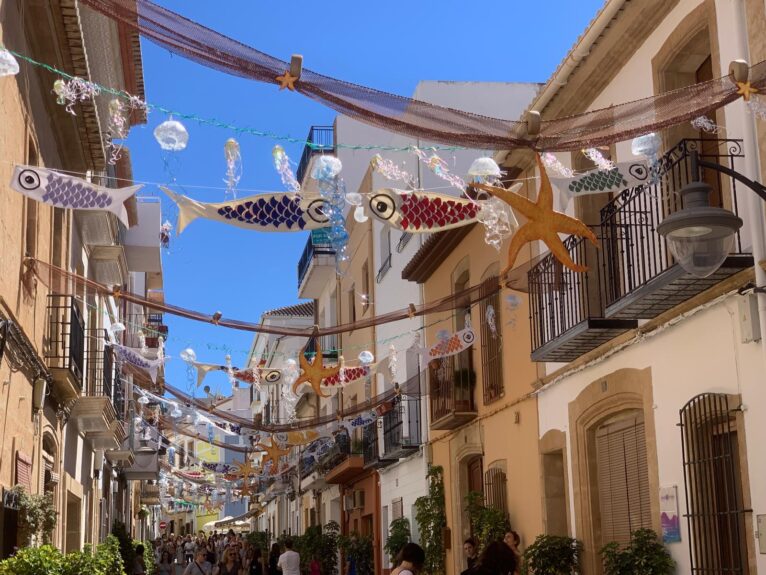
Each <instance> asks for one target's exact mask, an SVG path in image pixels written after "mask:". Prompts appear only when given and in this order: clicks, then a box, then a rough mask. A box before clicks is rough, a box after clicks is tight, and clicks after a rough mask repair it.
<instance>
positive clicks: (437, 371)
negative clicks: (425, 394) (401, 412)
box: [428, 349, 476, 421]
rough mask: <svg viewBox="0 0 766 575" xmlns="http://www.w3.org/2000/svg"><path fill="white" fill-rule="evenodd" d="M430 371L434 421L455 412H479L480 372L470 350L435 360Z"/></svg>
mask: <svg viewBox="0 0 766 575" xmlns="http://www.w3.org/2000/svg"><path fill="white" fill-rule="evenodd" d="M428 370H429V380H430V382H431V421H436V420H438V419H441V418H442V417H444V416H446V415H450V414H451V413H455V412H471V411H476V405H475V404H474V400H473V388H474V386H475V384H476V372H475V371H474V370H473V361H472V359H471V350H470V349H466V350H465V351H461V352H460V353H458V354H456V355H451V356H449V357H445V358H442V359H436V360H433V361H431V363H430V364H429V366H428Z"/></svg>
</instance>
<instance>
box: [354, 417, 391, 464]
mask: <svg viewBox="0 0 766 575" xmlns="http://www.w3.org/2000/svg"><path fill="white" fill-rule="evenodd" d="M380 435H381V433H380V430H379V429H378V426H377V424H372V425H368V426H367V427H365V428H364V439H363V440H362V456H363V458H364V462H363V467H364V468H365V469H381V468H383V467H388V466H389V465H391V464H392V463H395V462H396V459H394V458H392V457H388V456H386V454H385V453H384V452H383V451H382V447H383V442H382V441H381V438H380Z"/></svg>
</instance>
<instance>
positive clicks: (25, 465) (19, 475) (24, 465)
mask: <svg viewBox="0 0 766 575" xmlns="http://www.w3.org/2000/svg"><path fill="white" fill-rule="evenodd" d="M16 484H17V485H21V486H22V487H23V488H24V489H26V490H27V493H32V459H31V458H30V457H28V456H27V455H25V454H23V453H22V452H21V451H17V452H16Z"/></svg>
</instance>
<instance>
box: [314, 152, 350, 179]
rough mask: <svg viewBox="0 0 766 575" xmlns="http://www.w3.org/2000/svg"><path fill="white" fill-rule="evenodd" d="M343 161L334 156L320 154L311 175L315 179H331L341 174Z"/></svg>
mask: <svg viewBox="0 0 766 575" xmlns="http://www.w3.org/2000/svg"><path fill="white" fill-rule="evenodd" d="M342 169H343V162H341V161H340V160H339V159H338V158H335V157H333V156H319V159H318V160H317V161H316V163H315V164H314V169H313V170H312V171H311V177H312V178H314V179H315V180H331V179H332V178H334V177H336V176H337V175H338V174H340V171H341V170H342Z"/></svg>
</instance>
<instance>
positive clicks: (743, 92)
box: [737, 82, 759, 102]
mask: <svg viewBox="0 0 766 575" xmlns="http://www.w3.org/2000/svg"><path fill="white" fill-rule="evenodd" d="M758 92H759V90H758V88H756V87H755V86H753V85H751V84H750V82H737V94H739V95H740V96H742V99H743V100H744V101H745V102H749V101H750V96H752V95H753V94H757V93H758Z"/></svg>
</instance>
